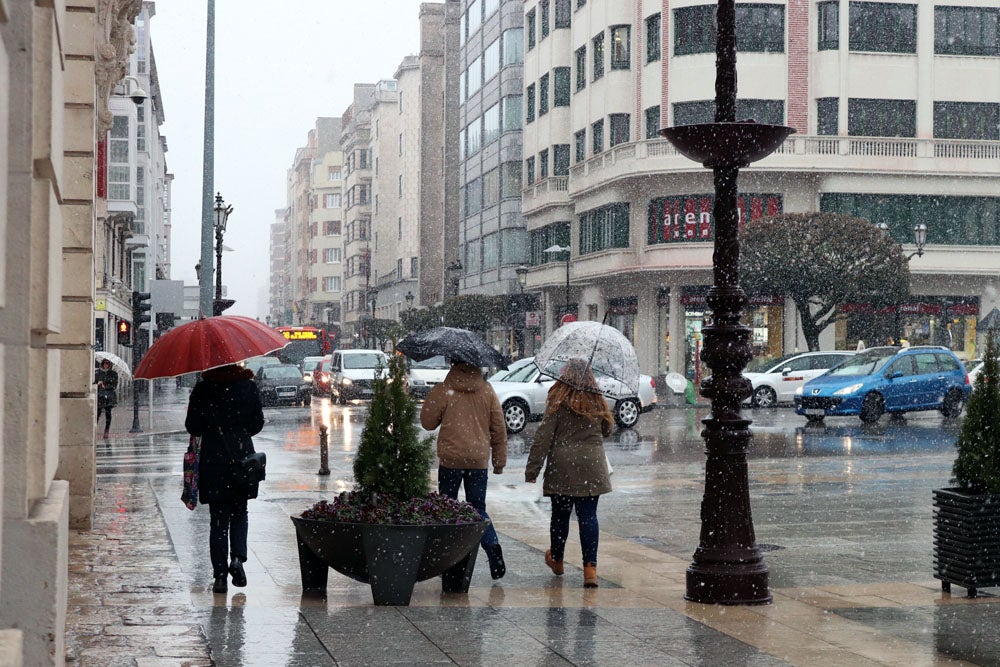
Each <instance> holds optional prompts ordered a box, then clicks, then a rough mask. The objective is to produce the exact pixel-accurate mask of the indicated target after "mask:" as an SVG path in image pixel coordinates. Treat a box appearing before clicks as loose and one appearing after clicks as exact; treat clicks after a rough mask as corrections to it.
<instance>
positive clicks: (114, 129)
mask: <svg viewBox="0 0 1000 667" xmlns="http://www.w3.org/2000/svg"><path fill="white" fill-rule="evenodd" d="M108 199H118V200H125V201H127V200H130V199H132V172H131V170H130V169H129V121H128V116H115V117H114V119H113V120H112V124H111V132H110V136H109V138H108Z"/></svg>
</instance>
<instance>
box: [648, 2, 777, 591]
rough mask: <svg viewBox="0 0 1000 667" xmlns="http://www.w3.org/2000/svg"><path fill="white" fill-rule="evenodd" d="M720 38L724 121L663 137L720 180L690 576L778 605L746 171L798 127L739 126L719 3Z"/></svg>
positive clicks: (698, 584) (728, 24)
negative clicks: (750, 281) (758, 482)
mask: <svg viewBox="0 0 1000 667" xmlns="http://www.w3.org/2000/svg"><path fill="white" fill-rule="evenodd" d="M717 16H718V20H717V24H718V33H717V41H716V75H715V122H714V123H704V124H700V125H682V126H678V127H668V128H663V129H661V130H660V134H661V135H663V136H664V137H666V139H667V140H668V141H670V143H672V144H673V145H674V146H675V147H676V148H677V150H678V151H680V152H681V153H682V154H683V155H685V156H686V157H688V158H690V159H692V160H695V161H696V162H700V163H702V164H703V165H704V166H705V167H708V168H709V169H711V170H712V172H713V176H714V180H715V204H714V207H713V211H712V213H713V216H714V218H715V249H714V253H713V255H712V272H713V279H714V285H713V286H712V288H711V289H710V290H709V292H708V297H707V302H708V305H709V307H710V308H711V309H712V315H713V323H712V325H711V326H708V327H705V329H704V330H703V332H704V335H705V348H704V351H703V352H702V359H703V360H704V361H705V363H706V364H708V366H709V368H711V369H712V375H711V376H710V377H708V378H706V379H705V380H704V381H703V382H702V385H701V388H702V394H703V395H705V396H708V397H709V398H710V399H711V400H712V414H711V416H710V417H708V418H707V419H705V420H703V423H704V424H705V430H704V431H702V437H703V438H704V439H705V448H706V454H707V460H706V464H705V495H704V497H703V499H702V505H701V537H700V540H699V544H698V548H697V550H696V551H695V553H694V558H693V562H692V563H691V565H690V566H689V567H688V570H687V584H686V592H685V595H684V597H685V598H686V599H688V600H692V601H694V602H705V603H716V604H766V603H769V602H770V601H771V594H770V592H769V590H768V570H767V565H766V564H765V563H764V558H763V556H762V555H761V551H760V549H758V548H757V544H756V538H755V536H754V529H753V519H752V517H751V514H750V489H749V480H748V477H747V449H748V448H749V447H750V442H751V439H752V434H751V432H750V428H749V427H750V420H749V419H744V418H743V417H742V416H741V414H740V403H741V402H742V401H743V399H745V398H748V397H749V396H750V389H751V385H750V381H749V380H747V379H746V378H744V377H743V376H742V371H743V368H744V367H745V366H746V364H747V362H748V361H750V359H751V358H752V357H753V351H752V349H751V346H750V329H749V328H748V327H746V326H744V325H742V324H740V313H741V311H742V310H743V308H744V306H746V304H747V296H746V294H745V293H744V292H743V290H742V289H741V288H740V286H739V274H740V245H739V238H738V236H737V233H738V231H739V230H738V213H737V184H736V182H737V178H738V176H739V170H740V167H746V166H748V165H749V164H750V163H752V162H755V161H757V160H760V159H762V158H764V157H766V156H767V155H769V154H771V153H772V152H774V151H775V150H776V149H777V148H778V147H779V146H780V145H781V144H782V142H783V141H784V140H785V138H786V137H787V136H788V135H789V134H791V133H792V132H794V131H795V130H794V129H793V128H790V127H784V126H780V125H762V124H758V123H755V122H753V121H749V122H735V121H736V32H735V24H736V7H735V2H734V0H719V4H718V15H717Z"/></svg>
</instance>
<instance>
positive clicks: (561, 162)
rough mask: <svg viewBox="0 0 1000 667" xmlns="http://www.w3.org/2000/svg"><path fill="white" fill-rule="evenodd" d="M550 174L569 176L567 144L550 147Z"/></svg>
mask: <svg viewBox="0 0 1000 667" xmlns="http://www.w3.org/2000/svg"><path fill="white" fill-rule="evenodd" d="M552 175H553V176H569V144H556V145H555V146H553V147H552Z"/></svg>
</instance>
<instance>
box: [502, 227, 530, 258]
mask: <svg viewBox="0 0 1000 667" xmlns="http://www.w3.org/2000/svg"><path fill="white" fill-rule="evenodd" d="M529 256H530V255H529V241H528V232H527V230H524V229H501V230H500V263H501V264H502V265H504V266H517V265H518V264H525V263H526V262H528V258H529Z"/></svg>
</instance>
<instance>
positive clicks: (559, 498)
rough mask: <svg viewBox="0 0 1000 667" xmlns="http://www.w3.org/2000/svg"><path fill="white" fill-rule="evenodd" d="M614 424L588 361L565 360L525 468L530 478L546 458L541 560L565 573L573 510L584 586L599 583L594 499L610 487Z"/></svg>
mask: <svg viewBox="0 0 1000 667" xmlns="http://www.w3.org/2000/svg"><path fill="white" fill-rule="evenodd" d="M613 424H614V418H613V417H612V416H611V411H610V410H608V404H607V402H605V400H604V397H603V396H602V395H601V394H600V390H599V389H598V387H597V382H596V381H595V379H594V374H593V372H592V371H591V370H590V366H589V365H588V364H587V362H586V361H585V360H584V359H571V360H569V361H568V362H567V363H566V365H565V366H564V367H563V370H562V373H561V374H560V377H559V380H558V381H557V382H556V383H555V384H554V385H552V388H551V389H549V393H548V396H547V397H546V400H545V415H544V417H543V418H542V423H541V425H540V426H539V427H538V430H537V431H536V432H535V439H534V441H532V444H531V451H530V452H529V454H528V463H527V465H526V467H525V470H524V480H525V481H526V482H528V483H529V484H534V483H535V480H537V479H538V473H539V472H541V470H542V464H543V463H544V464H545V479H544V483H543V485H542V493H543V494H545V495H546V496H550V497H551V499H552V519H551V521H550V523H549V540H550V541H549V544H550V548H549V549H548V550H547V551H546V552H545V564H546V565H548V566H549V568H550V569H551V570H552V572H553V573H554V574H562V573H563V569H564V568H563V551H564V549H565V547H566V538H567V537H568V536H569V519H570V516H571V515H572V513H573V510H574V509H575V510H576V521H577V523H578V524H579V527H580V547H581V549H582V551H583V585H584V586H585V587H586V588H596V587H597V545H598V537H599V535H600V526H599V524H598V521H597V501H598V499H599V498H600V496H601V494H604V493H609V492H610V491H611V478H610V473H609V472H608V459H607V456H606V455H605V453H604V440H603V439H604V438H605V437H607V436H609V435H611V430H612V426H613Z"/></svg>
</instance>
